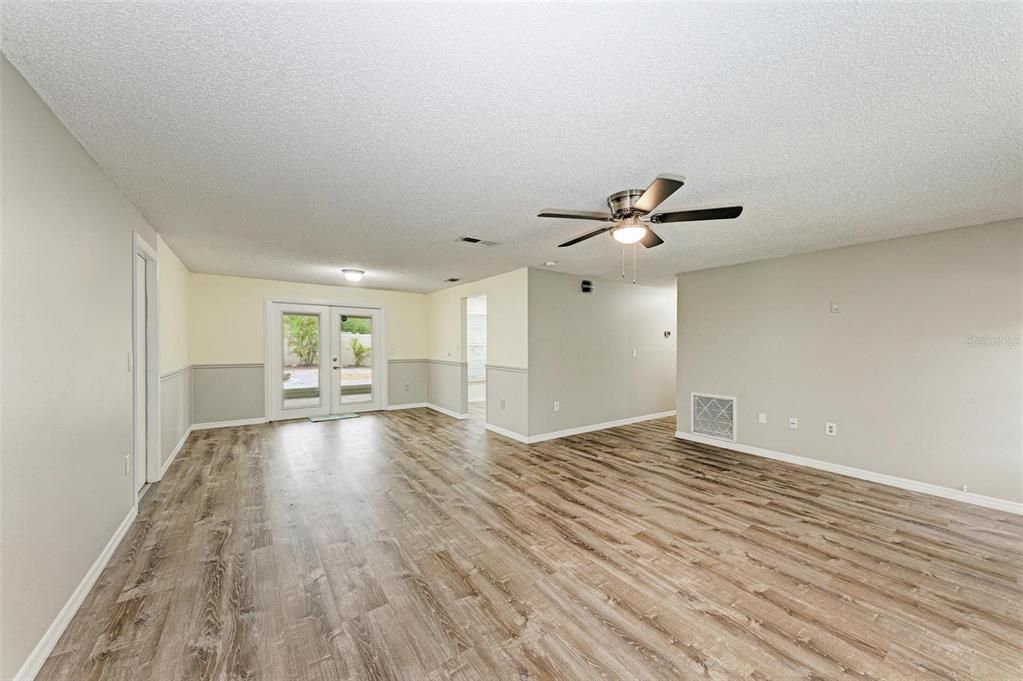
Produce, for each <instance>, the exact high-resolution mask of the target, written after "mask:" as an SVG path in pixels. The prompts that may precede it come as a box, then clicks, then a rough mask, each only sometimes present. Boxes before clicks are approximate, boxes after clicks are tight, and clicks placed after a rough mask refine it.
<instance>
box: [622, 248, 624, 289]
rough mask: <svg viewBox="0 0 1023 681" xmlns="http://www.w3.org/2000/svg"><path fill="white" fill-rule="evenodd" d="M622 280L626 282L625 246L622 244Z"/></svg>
mask: <svg viewBox="0 0 1023 681" xmlns="http://www.w3.org/2000/svg"><path fill="white" fill-rule="evenodd" d="M622 280H623V281H624V280H625V244H622Z"/></svg>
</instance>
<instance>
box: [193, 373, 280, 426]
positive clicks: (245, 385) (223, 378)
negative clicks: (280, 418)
mask: <svg viewBox="0 0 1023 681" xmlns="http://www.w3.org/2000/svg"><path fill="white" fill-rule="evenodd" d="M263 376H264V375H263V365H262V364H195V365H193V366H192V422H193V423H216V422H219V421H237V420H241V419H255V418H261V417H263V416H264V415H265V412H266V404H265V402H264V399H263V395H264V394H265V392H266V387H265V385H264V378H263Z"/></svg>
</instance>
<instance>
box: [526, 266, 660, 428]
mask: <svg viewBox="0 0 1023 681" xmlns="http://www.w3.org/2000/svg"><path fill="white" fill-rule="evenodd" d="M582 279H584V277H579V276H573V275H567V274H561V273H558V272H549V271H546V270H534V269H530V270H529V421H528V425H529V435H540V434H544V433H550V432H554V431H559V430H566V429H569V428H578V427H583V426H589V425H594V424H599V423H606V422H608V421H617V420H620V419H627V418H633V417H638V416H645V415H647V414H655V413H661V412H667V411H672V410H673V409H675V341H674V339H673V338H665V337H664V332H665V331H672V332H673V331H674V329H675V292H674V291H673V290H671V289H670V288H653V287H649V286H638V285H635V284H632V283H624V282H614V281H604V280H594V290H593V292H592V293H582V291H581V290H580V282H581V281H582ZM633 348H635V349H636V357H635V358H633V356H632V350H633ZM555 400H557V401H559V402H560V403H561V404H560V406H561V409H560V411H558V412H555V411H554V408H553V405H554V401H555Z"/></svg>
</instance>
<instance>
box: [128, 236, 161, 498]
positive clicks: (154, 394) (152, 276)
mask: <svg viewBox="0 0 1023 681" xmlns="http://www.w3.org/2000/svg"><path fill="white" fill-rule="evenodd" d="M140 257H141V258H143V259H144V260H145V261H146V339H145V341H146V482H147V483H151V482H158V481H159V480H160V477H161V470H160V469H161V466H160V334H159V329H158V326H157V325H158V324H159V319H160V315H159V309H158V306H159V301H160V296H159V288H158V287H159V285H160V277H159V267H160V265H159V258H158V256H157V253H156V249H155V248H153V247H152V246H150V245H149V243H148V242H147V241H146V240H145V239H143V238H142V235H141V234H139V233H138V232H132V247H131V350H130V353H131V354H130V355H129V357H130V358H131V364H130V367H131V380H132V385H131V405H132V412H131V413H132V420H131V442H132V447H131V461H132V467H131V474H130V475H129V476H128V479H129V486H130V489H131V496H132V498H133V499H134V503H135V505H136V506H137V505H138V498H137V496H138V495H137V494H136V493H135V469H134V466H135V442H136V438H137V436H138V434H137V432H136V429H135V410H136V409H137V408H138V404H137V400H136V399H135V371H136V370H137V367H138V362H137V361H136V357H135V347H136V337H135V332H136V328H137V321H138V320H137V319H136V318H135V309H136V308H135V300H136V297H137V296H138V295H139V291H138V290H137V287H136V286H135V281H136V279H135V275H136V270H137V267H138V259H139V258H140ZM144 488H145V485H143V489H144Z"/></svg>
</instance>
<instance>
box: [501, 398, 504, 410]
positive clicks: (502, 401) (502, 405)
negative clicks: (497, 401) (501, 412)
mask: <svg viewBox="0 0 1023 681" xmlns="http://www.w3.org/2000/svg"><path fill="white" fill-rule="evenodd" d="M501 409H504V400H501Z"/></svg>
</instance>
